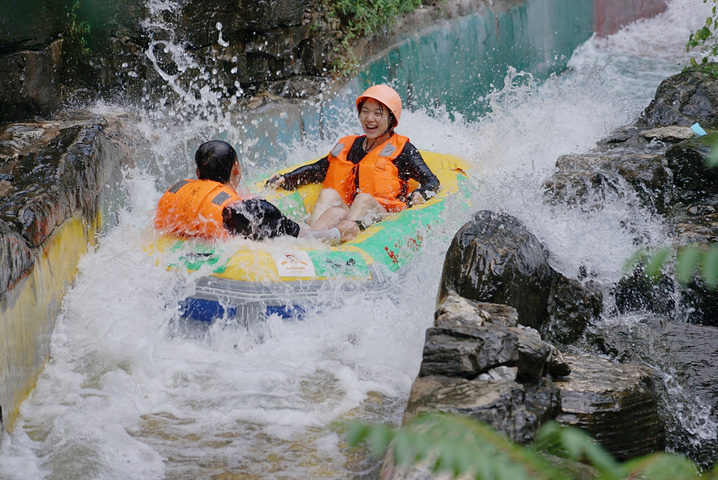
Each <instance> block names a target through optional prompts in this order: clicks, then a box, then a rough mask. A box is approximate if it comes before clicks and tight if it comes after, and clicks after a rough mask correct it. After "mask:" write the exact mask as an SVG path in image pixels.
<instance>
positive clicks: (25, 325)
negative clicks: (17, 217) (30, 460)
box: [0, 217, 99, 430]
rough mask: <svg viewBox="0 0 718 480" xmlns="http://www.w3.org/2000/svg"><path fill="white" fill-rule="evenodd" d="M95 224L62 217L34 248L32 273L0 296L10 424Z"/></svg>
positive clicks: (44, 354)
mask: <svg viewBox="0 0 718 480" xmlns="http://www.w3.org/2000/svg"><path fill="white" fill-rule="evenodd" d="M97 225H99V219H98V221H96V222H95V223H94V224H91V225H90V224H88V223H87V222H86V221H84V220H82V219H81V218H79V217H73V218H71V219H69V220H66V221H65V222H64V223H63V224H62V225H60V226H59V227H58V228H56V229H55V231H54V232H53V234H52V236H51V237H50V239H49V241H48V242H46V244H45V245H44V246H43V248H42V250H41V251H40V252H39V253H38V256H37V257H36V259H35V267H34V269H33V270H32V272H31V273H30V275H28V276H27V277H25V278H24V279H22V280H21V281H20V282H19V283H18V284H17V285H15V287H14V288H13V289H12V290H10V291H9V292H7V294H6V296H5V298H3V299H2V300H0V407H2V414H3V421H4V424H5V428H6V429H8V430H9V429H11V428H12V425H13V423H14V421H15V418H16V417H17V414H18V409H19V407H20V404H21V403H22V401H23V400H25V399H26V398H27V396H28V395H29V394H30V392H31V391H32V389H33V388H34V387H35V383H36V381H37V378H38V377H39V375H40V373H41V372H42V369H43V368H44V366H45V362H46V361H47V359H48V357H49V355H50V336H51V334H52V329H53V327H54V323H55V318H56V317H57V315H58V313H59V311H60V307H61V305H62V297H63V295H64V294H65V291H66V290H67V287H68V286H69V285H70V283H71V282H72V280H73V278H74V277H75V273H76V272H77V264H78V262H79V260H80V258H81V257H82V255H84V254H85V253H87V249H88V245H89V244H91V243H92V242H93V241H94V237H95V233H96V231H97Z"/></svg>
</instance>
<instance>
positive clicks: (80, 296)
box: [0, 0, 716, 480]
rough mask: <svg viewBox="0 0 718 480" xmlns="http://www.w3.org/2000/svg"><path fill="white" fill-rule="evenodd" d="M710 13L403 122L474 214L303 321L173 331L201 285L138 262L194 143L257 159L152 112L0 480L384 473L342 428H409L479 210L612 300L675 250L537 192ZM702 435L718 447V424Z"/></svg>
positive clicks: (688, 16)
mask: <svg viewBox="0 0 718 480" xmlns="http://www.w3.org/2000/svg"><path fill="white" fill-rule="evenodd" d="M707 9H708V7H707V6H706V5H704V4H703V2H701V1H700V0H691V1H689V0H675V1H673V2H672V3H671V4H670V8H669V9H668V11H667V12H666V13H664V14H661V15H660V16H658V17H656V18H653V19H650V20H645V21H640V22H638V23H637V24H634V25H632V26H630V27H629V28H626V29H624V30H623V31H621V32H620V33H618V34H615V35H613V36H611V37H609V38H604V39H598V38H592V39H590V40H589V41H588V42H586V43H585V44H583V45H582V46H580V47H579V48H578V49H577V50H576V51H575V52H574V54H573V56H572V58H571V60H570V62H569V69H568V70H567V71H566V72H564V73H563V74H561V75H558V76H551V77H550V78H548V80H545V81H541V82H536V81H534V80H533V78H532V77H531V75H529V74H526V73H523V72H517V71H515V70H510V71H509V73H508V75H507V77H506V79H505V86H504V88H502V89H501V90H499V91H495V92H493V93H491V94H490V95H488V97H487V98H486V101H487V102H488V103H489V104H490V107H491V108H490V111H489V113H487V114H485V115H483V116H480V117H479V118H477V119H476V120H468V119H465V118H464V117H463V116H462V115H460V114H456V112H453V111H447V110H438V111H437V110H434V111H431V112H427V111H424V110H421V109H419V110H417V111H413V112H409V111H407V112H405V113H404V115H403V116H402V119H401V125H400V127H399V132H400V133H403V134H406V135H408V136H409V137H410V138H412V141H413V143H415V144H416V145H417V146H418V147H419V148H421V149H426V150H433V151H439V152H446V153H450V154H455V155H459V156H462V157H464V158H466V159H467V160H469V161H470V162H471V163H472V164H473V165H474V172H473V176H472V178H473V179H474V184H475V191H474V193H473V194H472V196H471V199H470V203H471V208H470V209H466V208H465V207H463V206H462V205H459V204H455V205H453V206H452V210H451V212H452V214H451V218H447V219H446V220H447V221H446V223H445V225H444V227H443V228H442V229H441V231H438V232H436V235H435V236H434V237H432V238H431V240H430V241H429V242H428V244H427V247H426V248H425V250H424V253H423V254H422V256H421V258H420V259H419V260H418V261H417V262H415V263H414V264H413V265H412V267H411V270H410V272H409V274H408V275H407V277H406V278H405V279H404V280H403V282H402V285H401V289H400V292H399V294H398V298H391V299H389V298H387V299H385V300H374V301H372V302H368V301H367V300H365V299H364V298H362V297H360V296H357V297H356V298H348V299H347V298H344V299H343V300H344V302H342V306H340V305H339V302H336V303H337V305H336V308H329V309H325V310H322V311H319V310H317V311H310V312H308V314H307V318H306V319H305V320H304V321H296V322H287V321H282V320H280V319H278V318H269V319H268V320H267V321H266V322H264V323H261V324H257V325H249V326H239V325H236V324H232V323H231V322H218V323H216V324H214V325H213V326H212V327H210V328H206V329H198V328H185V326H182V325H180V324H179V323H178V322H177V320H176V316H177V308H176V305H177V300H178V299H179V298H182V297H183V295H186V293H187V292H188V291H189V289H190V287H191V285H192V282H193V280H194V276H192V275H188V274H180V273H176V272H168V271H165V270H164V269H161V268H158V267H157V266H156V265H155V263H154V260H153V259H152V258H151V257H149V256H148V255H147V254H146V253H145V252H144V251H143V246H144V245H145V244H146V243H147V242H148V241H149V238H151V237H150V235H149V229H150V225H151V218H152V213H153V208H154V205H155V204H156V201H157V200H158V198H159V196H160V194H161V190H162V189H163V188H165V187H166V185H167V184H168V183H169V182H170V181H172V180H174V179H176V178H179V177H181V176H183V175H188V174H190V173H191V171H192V166H191V162H192V154H193V150H194V148H195V147H196V145H197V142H198V141H199V139H202V138H209V137H213V136H215V135H221V136H222V137H223V138H225V139H227V140H228V141H230V142H232V143H233V144H235V145H237V147H238V150H240V151H241V152H242V153H243V154H247V157H248V158H252V156H251V155H249V154H251V152H252V149H253V148H255V147H256V148H259V147H257V146H256V143H255V142H254V141H253V140H252V138H251V136H249V135H248V134H247V132H248V131H251V125H243V124H242V119H241V118H231V117H225V116H223V115H221V114H217V115H205V116H204V117H203V118H202V119H199V118H198V119H196V120H195V121H189V120H187V119H185V118H183V117H182V116H170V115H165V114H164V113H163V112H161V111H153V112H149V113H147V114H146V116H145V118H144V120H143V121H142V122H141V124H140V125H139V127H138V128H139V129H140V130H141V131H142V132H143V134H144V135H146V137H147V138H148V139H152V144H153V150H152V152H149V153H148V155H147V158H146V159H141V160H140V161H138V164H137V166H135V167H134V168H128V169H127V170H126V172H125V177H126V178H125V180H124V183H123V185H122V189H123V190H124V193H125V196H126V198H127V200H126V205H125V206H124V207H123V208H121V209H120V210H119V211H118V212H117V225H116V226H115V227H114V228H112V229H110V230H109V231H108V232H107V233H106V234H105V235H104V236H103V237H102V238H101V239H100V241H99V244H98V246H97V248H96V249H95V250H94V251H93V252H91V253H89V254H88V255H86V256H85V257H84V258H83V259H82V261H81V263H80V272H79V274H78V276H77V279H76V282H75V284H74V286H73V287H72V288H71V290H70V291H69V292H68V294H67V295H66V297H65V299H64V304H63V308H62V313H61V315H60V317H59V318H58V319H57V323H56V328H55V332H54V334H53V337H52V347H51V348H52V353H51V359H50V362H49V363H48V364H47V367H46V369H45V371H44V373H43V374H42V375H41V377H40V379H39V381H38V384H37V387H36V388H35V390H34V391H33V393H32V395H31V396H30V398H29V399H28V400H27V401H26V402H25V403H24V404H23V405H22V407H21V411H20V416H19V418H18V420H17V422H16V424H15V427H14V429H13V432H12V433H6V434H5V438H4V440H3V443H2V449H1V450H0V478H2V479H7V480H30V479H48V480H49V479H53V480H60V479H75V480H81V479H162V478H166V479H178V480H179V479H198V478H207V479H210V478H213V479H253V478H283V479H307V478H312V479H315V478H316V479H320V478H327V479H334V478H336V479H340V478H341V479H343V478H375V476H376V473H377V466H378V461H376V460H372V459H371V458H370V457H369V456H368V455H367V454H366V452H363V451H358V452H357V451H352V450H349V449H347V447H346V446H345V444H344V442H343V439H342V437H341V434H340V430H338V429H337V427H336V422H339V421H343V420H350V419H364V420H369V421H381V422H388V423H392V424H398V422H399V421H400V418H401V414H402V411H403V408H404V403H405V401H406V398H407V395H408V392H409V389H410V387H411V384H412V382H413V380H414V377H415V376H416V374H417V372H418V369H419V363H420V361H421V352H422V347H423V341H424V331H425V329H426V328H427V327H428V326H430V324H431V322H432V318H433V317H432V314H433V309H434V306H435V301H436V292H437V287H438V283H439V276H440V272H441V268H442V262H443V256H444V253H445V251H446V249H447V247H448V244H449V242H450V240H451V237H452V236H453V233H454V232H455V231H456V230H457V229H458V228H459V227H460V226H461V225H462V224H463V223H464V222H465V221H466V220H467V219H468V218H469V216H470V215H471V212H472V210H478V209H491V210H496V211H504V212H508V213H510V214H513V215H515V216H517V217H518V218H519V219H521V220H522V221H523V222H525V223H526V225H527V226H528V228H529V229H530V230H531V231H532V232H533V233H534V234H535V235H537V236H538V237H539V239H540V240H541V241H542V242H543V243H544V244H545V245H546V246H547V247H548V249H549V250H550V251H551V252H552V258H551V262H552V265H553V266H554V268H556V269H557V270H559V271H561V272H562V273H563V274H565V275H566V276H569V277H575V276H576V275H577V274H578V271H579V269H581V268H585V269H586V270H587V271H589V272H591V274H592V275H593V276H594V278H596V279H597V280H598V281H599V282H602V283H605V284H607V285H608V284H610V283H611V282H614V281H616V280H617V279H618V278H619V276H620V275H621V268H622V266H623V262H624V259H625V258H627V257H628V256H630V255H631V254H632V253H633V252H634V249H635V248H636V246H635V240H636V239H637V238H639V239H640V241H643V242H645V243H647V244H658V243H660V242H661V241H662V240H663V238H664V237H663V232H662V225H661V224H660V223H659V222H657V221H656V220H655V219H653V218H652V217H651V216H650V215H649V214H648V213H646V212H642V211H641V210H639V209H637V208H636V207H635V206H633V204H632V203H631V202H627V201H626V200H625V199H616V201H614V202H609V203H608V204H607V205H606V208H604V209H603V210H601V211H598V212H592V213H590V214H586V213H581V212H573V211H567V210H565V209H561V208H552V207H549V206H546V205H544V204H543V202H542V194H541V185H542V183H543V181H544V179H545V178H546V177H547V176H548V175H550V174H551V172H552V171H553V166H554V163H555V161H556V159H557V157H558V156H560V155H562V154H566V153H583V152H587V151H588V150H590V149H591V148H592V147H593V145H594V143H595V142H596V141H597V140H599V139H600V138H602V137H604V136H605V135H606V134H607V133H609V132H610V131H611V130H613V129H614V128H616V127H619V126H622V125H625V124H629V123H632V122H633V121H635V119H636V118H637V116H638V115H639V113H640V111H641V110H642V109H643V108H644V107H645V106H647V105H648V103H649V101H650V99H651V98H652V97H653V95H654V93H655V89H656V87H657V86H658V84H659V82H660V81H661V80H662V79H663V78H665V77H667V76H669V75H671V74H674V73H676V72H678V71H679V70H680V68H681V65H682V64H685V62H686V60H687V57H686V53H685V51H684V44H685V40H686V39H687V37H688V34H689V31H690V30H691V29H693V30H695V29H697V28H698V27H699V26H700V25H701V24H702V22H703V21H704V19H705V17H706V16H707V15H708V13H709V12H708V10H707ZM219 33H220V34H221V29H220V30H219ZM167 81H168V82H170V83H171V82H172V81H173V79H171V78H168V79H167ZM178 88H179V87H178ZM347 103H349V102H347ZM208 105H210V106H211V105H214V104H213V103H212V102H211V101H209V102H208ZM96 108H97V110H98V112H103V111H104V112H113V111H114V110H115V109H116V107H112V106H106V105H105V106H102V107H100V106H98V107H96ZM337 119H341V121H339V120H338V121H337V126H336V128H337V131H338V132H339V131H343V132H355V131H357V130H358V125H357V123H356V119H355V116H354V114H353V113H352V109H351V107H350V106H349V105H348V106H347V107H346V108H345V109H344V110H339V111H337ZM334 139H335V138H328V136H326V135H319V134H318V135H315V136H313V135H311V134H308V135H307V137H306V138H304V139H303V141H302V143H301V144H297V143H295V144H292V145H288V146H287V148H286V151H285V154H284V155H278V156H276V157H271V158H265V161H264V162H260V161H256V160H252V161H248V162H247V164H245V169H247V170H251V171H252V173H253V174H255V175H260V174H266V173H268V172H270V171H272V170H273V169H274V168H276V167H277V166H280V165H288V164H292V163H296V162H297V161H300V160H307V159H310V158H313V157H316V156H318V155H321V154H324V152H327V151H328V150H329V149H330V148H331V146H332V143H333V141H334ZM286 241H287V240H277V241H276V242H279V243H280V244H281V242H286ZM276 242H275V243H276ZM270 243H271V242H270ZM330 303H331V299H330ZM614 321H615V320H614ZM697 414H700V412H698V413H697ZM706 435H708V436H712V437H713V438H714V437H715V436H716V431H715V429H712V430H709V431H707V432H706Z"/></svg>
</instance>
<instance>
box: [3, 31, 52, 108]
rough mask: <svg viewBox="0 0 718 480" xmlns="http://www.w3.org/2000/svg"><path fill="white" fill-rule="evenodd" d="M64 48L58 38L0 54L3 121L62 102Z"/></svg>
mask: <svg viewBox="0 0 718 480" xmlns="http://www.w3.org/2000/svg"><path fill="white" fill-rule="evenodd" d="M3 30H4V29H3ZM61 48H62V41H61V40H55V41H53V42H52V43H49V44H48V45H47V46H45V47H44V48H42V49H40V50H21V51H17V52H15V53H12V54H10V55H1V54H0V121H2V120H5V121H7V120H10V119H20V118H28V117H31V116H34V115H39V114H43V113H48V112H50V111H53V110H55V109H56V108H58V107H59V106H60V100H61V98H62V97H61V90H60V88H61V79H62V76H61V75H62V51H61Z"/></svg>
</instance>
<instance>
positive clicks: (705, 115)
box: [638, 69, 718, 128]
mask: <svg viewBox="0 0 718 480" xmlns="http://www.w3.org/2000/svg"><path fill="white" fill-rule="evenodd" d="M716 110H718V82H716V81H715V79H713V78H712V77H711V75H710V74H709V73H704V72H702V71H700V70H694V69H689V70H685V71H683V72H681V73H679V74H677V75H674V76H672V77H670V78H667V79H665V80H663V82H661V84H660V85H659V87H658V90H657V91H656V96H655V98H654V99H653V100H652V101H651V103H650V105H649V106H648V107H647V108H646V109H645V110H644V111H643V114H642V115H641V118H640V119H639V121H638V125H639V126H648V127H661V126H668V125H682V126H690V125H692V124H694V123H696V122H699V123H700V124H701V126H703V128H718V117H716V114H715V112H716Z"/></svg>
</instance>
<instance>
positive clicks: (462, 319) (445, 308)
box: [434, 294, 519, 328]
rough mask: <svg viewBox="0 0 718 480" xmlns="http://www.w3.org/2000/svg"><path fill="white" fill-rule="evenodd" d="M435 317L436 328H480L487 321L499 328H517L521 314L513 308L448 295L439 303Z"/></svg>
mask: <svg viewBox="0 0 718 480" xmlns="http://www.w3.org/2000/svg"><path fill="white" fill-rule="evenodd" d="M434 317H435V320H434V326H435V327H444V328H451V327H459V326H469V327H470V326H477V327H480V326H482V325H484V323H485V322H486V321H490V322H491V323H492V324H493V325H497V326H505V327H515V326H516V325H518V321H519V314H518V312H517V311H516V309H515V308H513V307H510V306H508V305H500V304H496V303H487V302H477V301H474V300H469V299H468V298H464V297H461V296H459V295H453V294H450V295H447V296H446V297H444V298H443V299H441V300H440V301H439V305H438V306H437V308H436V311H435V312H434Z"/></svg>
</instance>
